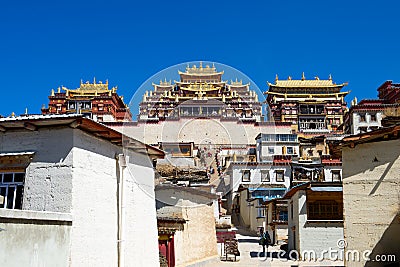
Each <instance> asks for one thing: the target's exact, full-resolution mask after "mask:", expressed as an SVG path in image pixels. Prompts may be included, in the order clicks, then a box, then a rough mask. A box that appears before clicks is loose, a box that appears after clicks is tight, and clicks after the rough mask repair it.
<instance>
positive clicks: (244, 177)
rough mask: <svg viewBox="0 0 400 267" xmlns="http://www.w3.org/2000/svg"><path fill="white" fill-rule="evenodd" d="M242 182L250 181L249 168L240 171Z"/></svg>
mask: <svg viewBox="0 0 400 267" xmlns="http://www.w3.org/2000/svg"><path fill="white" fill-rule="evenodd" d="M242 182H250V170H244V171H243V173H242Z"/></svg>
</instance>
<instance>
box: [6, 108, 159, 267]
mask: <svg viewBox="0 0 400 267" xmlns="http://www.w3.org/2000/svg"><path fill="white" fill-rule="evenodd" d="M0 131H1V132H2V133H1V134H0V177H1V179H0V195H1V196H2V197H0V228H1V229H2V230H3V231H1V232H0V239H1V240H2V242H0V266H159V253H158V245H157V244H158V242H157V221H156V209H155V197H154V171H153V164H152V159H155V158H158V157H163V155H164V154H163V152H162V151H161V150H158V149H154V148H152V147H149V146H147V145H144V144H142V143H140V142H139V141H136V140H134V139H128V138H126V139H124V138H123V135H122V134H121V133H119V132H116V131H114V130H112V129H110V128H108V127H106V126H104V125H101V124H99V123H96V122H94V121H92V120H90V119H86V118H82V117H81V116H71V115H69V116H67V115H51V116H29V117H17V118H2V119H0ZM123 139H124V140H123ZM122 143H126V146H125V147H126V149H123V147H122Z"/></svg>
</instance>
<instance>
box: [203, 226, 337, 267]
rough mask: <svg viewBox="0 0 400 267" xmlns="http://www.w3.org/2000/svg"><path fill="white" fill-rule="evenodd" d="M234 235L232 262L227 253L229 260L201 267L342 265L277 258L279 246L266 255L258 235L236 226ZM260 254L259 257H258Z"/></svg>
mask: <svg viewBox="0 0 400 267" xmlns="http://www.w3.org/2000/svg"><path fill="white" fill-rule="evenodd" d="M236 231H237V234H236V237H237V239H238V243H239V251H240V257H237V261H236V262H234V261H233V260H234V256H233V255H229V258H230V261H229V260H228V261H218V260H216V261H215V262H209V263H208V264H205V265H201V266H202V267H203V266H204V267H218V266H222V267H227V266H230V267H250V266H262V267H270V266H271V267H275V266H276V267H280V266H282V267H283V266H285V267H292V266H343V264H342V263H341V262H316V263H315V262H312V263H310V262H298V261H288V260H286V259H280V258H278V253H279V252H280V248H279V246H272V247H269V248H268V252H267V257H265V256H264V255H263V254H262V247H261V246H260V245H259V244H258V240H259V238H258V236H254V234H252V233H250V232H249V231H246V229H245V228H242V227H238V229H237V230H236ZM220 252H221V247H220V244H218V253H220ZM260 254H261V255H260ZM259 255H260V257H259Z"/></svg>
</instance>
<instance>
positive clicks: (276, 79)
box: [275, 74, 279, 82]
mask: <svg viewBox="0 0 400 267" xmlns="http://www.w3.org/2000/svg"><path fill="white" fill-rule="evenodd" d="M278 80H279V77H278V74H276V75H275V82H277V81H278Z"/></svg>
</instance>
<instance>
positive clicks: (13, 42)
mask: <svg viewBox="0 0 400 267" xmlns="http://www.w3.org/2000/svg"><path fill="white" fill-rule="evenodd" d="M399 7H400V4H399V3H398V1H374V2H372V1H267V0H264V1H250V2H249V1H207V0H204V1H203V0H202V1H187V0H186V1H137V2H134V1H74V0H71V1H62V2H61V1H7V2H5V1H3V3H1V4H0V30H1V31H0V33H1V41H0V78H1V80H0V81H1V91H2V94H1V96H2V98H1V105H0V114H2V115H3V116H8V115H9V114H11V112H12V111H14V112H15V113H17V114H21V113H24V111H25V108H28V111H29V113H39V112H40V108H41V106H42V104H47V102H48V99H47V97H48V95H49V94H50V91H51V89H52V88H54V89H56V88H57V87H59V86H61V85H64V86H66V87H70V88H76V87H78V86H79V82H80V80H81V79H83V80H84V81H86V80H93V77H94V76H95V77H96V79H97V80H102V81H105V80H106V79H108V80H109V83H110V85H112V86H114V85H117V86H118V88H119V89H118V92H119V94H121V95H124V97H125V99H130V98H131V97H132V96H133V95H134V92H135V90H136V89H137V88H139V87H140V85H141V84H142V83H143V82H145V81H146V80H147V79H148V78H149V77H151V76H152V75H153V74H155V73H157V72H158V71H160V70H162V69H164V68H166V67H169V66H171V65H175V64H178V63H182V62H187V61H193V60H205V61H216V62H220V63H223V64H226V65H230V66H232V67H234V68H236V69H238V70H240V71H242V72H243V73H245V74H246V75H247V76H249V77H250V78H251V79H252V80H253V81H254V82H255V83H256V84H257V85H258V86H259V87H260V88H261V89H262V90H266V89H267V86H266V82H267V81H273V80H274V78H275V74H278V75H279V77H281V78H287V76H289V75H290V76H292V77H293V78H300V77H301V73H302V72H303V71H304V72H305V75H306V77H307V78H313V77H315V76H319V77H320V78H327V77H328V75H329V74H332V76H333V79H334V81H335V82H338V83H342V82H349V85H348V86H347V89H348V90H351V91H352V92H351V95H350V97H348V98H347V101H348V102H350V100H351V99H352V98H354V96H357V98H358V99H362V98H375V97H376V95H377V93H376V88H377V87H378V86H379V85H380V84H382V83H383V82H384V81H385V80H393V81H395V82H400V77H399V76H400V71H399V67H398V66H397V65H398V62H400V50H399V42H400V41H399V38H400V35H399V29H400V27H399V26H400V21H399V20H398V19H397V18H396V16H397V14H396V11H397V10H398V9H399Z"/></svg>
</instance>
